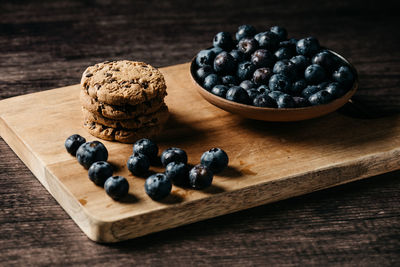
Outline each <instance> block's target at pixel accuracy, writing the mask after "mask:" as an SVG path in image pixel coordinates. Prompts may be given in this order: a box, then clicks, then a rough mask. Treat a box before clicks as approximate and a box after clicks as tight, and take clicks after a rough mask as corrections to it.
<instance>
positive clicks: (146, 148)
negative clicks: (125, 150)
mask: <svg viewBox="0 0 400 267" xmlns="http://www.w3.org/2000/svg"><path fill="white" fill-rule="evenodd" d="M133 153H140V154H143V155H146V156H147V157H148V158H149V160H150V161H152V160H153V161H154V160H155V159H156V158H157V155H158V146H157V145H156V143H154V142H153V141H152V140H150V139H147V138H142V139H139V140H138V141H136V142H135V143H134V144H133Z"/></svg>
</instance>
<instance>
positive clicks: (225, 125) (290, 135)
mask: <svg viewBox="0 0 400 267" xmlns="http://www.w3.org/2000/svg"><path fill="white" fill-rule="evenodd" d="M161 71H162V72H163V73H164V75H165V78H166V81H167V86H168V96H167V97H166V103H167V105H168V106H169V109H170V112H171V118H170V120H169V121H168V123H167V126H166V129H165V131H164V132H163V135H162V136H161V137H160V139H159V140H158V144H159V146H160V150H163V149H166V148H168V147H170V146H176V147H180V148H183V149H184V150H186V151H187V153H188V157H189V163H190V164H197V163H199V161H200V156H201V154H202V153H203V152H204V151H206V150H208V149H210V148H211V147H221V148H223V149H224V150H225V151H226V152H227V153H228V155H229V157H230V164H229V168H228V169H226V170H225V171H223V172H222V173H221V174H219V175H216V176H215V177H214V181H213V185H212V186H211V187H210V188H208V189H206V190H202V191H196V190H191V189H186V188H181V187H176V186H173V189H172V193H171V195H170V196H169V197H167V198H166V199H164V200H163V201H160V202H156V201H153V200H151V199H150V198H149V197H148V196H147V195H146V194H145V192H144V186H143V185H144V178H139V177H134V176H133V175H131V174H130V173H129V171H128V170H127V168H126V161H127V159H128V157H129V155H130V154H131V153H132V145H129V144H120V143H115V142H108V141H102V142H103V143H104V144H105V145H106V147H107V149H108V151H109V161H110V162H111V163H112V164H114V165H115V166H116V167H117V168H118V169H117V171H116V174H117V175H123V176H125V177H126V178H127V179H128V181H129V183H130V191H129V196H128V197H127V198H125V199H124V200H123V201H122V202H116V201H114V200H112V199H111V198H109V197H108V196H107V195H106V193H105V191H104V190H103V189H102V188H101V187H98V186H96V185H94V184H93V183H92V182H91V181H90V180H89V179H88V176H87V171H86V170H85V169H84V168H83V167H81V166H80V165H79V164H78V162H77V161H76V159H75V158H74V157H72V156H70V155H69V154H68V153H67V152H66V150H65V148H64V141H65V139H66V138H67V137H68V136H70V135H71V134H75V133H78V134H80V135H82V136H84V137H85V138H86V139H87V140H96V138H95V137H93V136H91V135H89V134H88V133H87V132H86V131H85V130H84V129H83V127H82V117H81V111H80V103H79V90H80V88H79V85H73V86H68V87H63V88H58V89H54V90H49V91H45V92H40V93H34V94H29V95H23V96H18V97H14V98H9V99H6V100H2V101H0V134H1V136H2V138H3V139H4V140H5V141H6V142H7V143H8V144H9V146H10V147H11V148H12V149H13V150H14V151H15V153H16V154H17V155H18V156H19V157H20V158H21V160H22V161H23V162H24V163H25V164H26V165H27V166H28V168H29V169H30V170H31V171H32V172H33V174H34V175H35V176H36V177H37V178H38V179H39V181H40V182H41V183H42V184H43V186H44V187H45V188H46V189H47V190H48V191H49V192H50V193H51V194H52V195H53V197H54V198H55V199H56V200H57V201H58V202H59V203H60V205H61V206H62V207H63V208H64V209H65V211H66V212H67V213H68V214H69V215H70V216H71V217H72V219H73V220H74V221H75V222H76V223H77V224H78V225H79V227H80V228H81V229H82V231H83V232H85V234H86V235H87V236H88V237H89V238H90V239H92V240H94V241H98V242H116V241H121V240H125V239H130V238H134V237H138V236H143V235H146V234H149V233H152V232H156V231H160V230H164V229H168V228H172V227H176V226H180V225H183V224H188V223H192V222H196V221H199V220H204V219H207V218H212V217H215V216H219V215H223V214H227V213H231V212H235V211H239V210H243V209H247V208H250V207H254V206H258V205H262V204H265V203H269V202H273V201H277V200H282V199H286V198H289V197H293V196H297V195H301V194H305V193H309V192H312V191H316V190H320V189H324V188H327V187H332V186H335V185H339V184H343V183H347V182H350V181H354V180H357V179H361V178H365V177H369V176H372V175H377V174H380V173H384V172H389V171H393V170H395V169H398V168H399V167H400V123H399V122H400V120H399V118H400V117H399V116H395V117H386V118H382V119H375V120H362V119H354V118H349V117H346V116H344V115H341V114H338V113H334V114H330V115H328V116H325V117H323V118H319V119H314V120H309V121H304V122H295V123H268V122H259V121H251V120H247V119H242V118H240V117H238V116H236V115H232V114H229V113H227V112H225V111H222V110H220V109H218V108H216V107H214V106H212V105H211V104H209V103H208V102H206V101H205V100H203V99H202V98H201V97H200V95H198V94H197V92H196V91H195V89H194V88H193V86H192V83H191V81H190V76H189V75H190V74H189V64H182V65H176V66H171V67H167V68H162V69H161ZM152 170H153V171H163V169H162V168H155V167H152ZM14 178H15V179H17V178H18V177H14ZM210 227H212V225H211V226H210Z"/></svg>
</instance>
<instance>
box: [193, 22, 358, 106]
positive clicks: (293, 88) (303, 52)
mask: <svg viewBox="0 0 400 267" xmlns="http://www.w3.org/2000/svg"><path fill="white" fill-rule="evenodd" d="M234 35H235V40H233V39H232V37H231V35H230V34H229V33H227V32H220V33H218V34H217V35H216V36H215V38H214V39H213V47H212V48H209V49H205V50H201V51H200V52H199V53H198V54H197V55H196V57H195V59H194V62H193V64H192V75H193V77H194V78H195V80H196V81H197V83H198V84H200V85H201V86H202V87H203V88H204V89H206V90H207V91H209V92H211V93H213V94H214V95H216V96H219V97H221V98H225V99H227V100H229V101H233V102H237V103H241V104H246V105H252V106H256V107H265V108H303V107H309V106H313V105H323V104H327V103H330V102H332V101H334V100H335V99H337V98H341V97H343V96H344V95H345V94H346V93H347V92H348V91H350V90H351V89H352V88H353V85H354V83H355V81H356V77H357V73H356V72H355V70H354V68H352V67H351V65H350V64H349V63H348V62H347V61H346V60H344V59H343V58H341V57H340V56H339V55H337V54H336V53H334V52H332V51H330V50H327V49H326V48H324V47H321V45H320V43H319V41H318V39H317V38H315V37H305V38H289V37H288V32H287V30H286V29H285V28H283V27H281V26H272V27H271V28H269V30H267V29H264V31H261V32H256V30H255V28H254V27H253V26H251V25H241V26H239V27H238V30H237V32H236V33H235V34H234ZM260 86H263V87H262V92H260V91H259V90H258V89H257V88H258V87H260ZM322 91H324V93H322ZM317 92H321V93H318V94H316V93H317ZM327 93H328V94H329V95H328V94H327ZM315 94H316V95H315ZM281 95H284V96H282V97H281ZM311 96H313V97H312V98H311V99H310V97H311ZM279 99H280V100H279ZM278 101H279V102H278Z"/></svg>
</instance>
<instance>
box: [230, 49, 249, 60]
mask: <svg viewBox="0 0 400 267" xmlns="http://www.w3.org/2000/svg"><path fill="white" fill-rule="evenodd" d="M229 54H231V56H232V57H233V58H234V59H235V60H236V63H239V62H242V61H244V60H245V58H246V56H245V54H244V53H243V52H242V51H239V50H237V49H234V50H232V51H231V52H229Z"/></svg>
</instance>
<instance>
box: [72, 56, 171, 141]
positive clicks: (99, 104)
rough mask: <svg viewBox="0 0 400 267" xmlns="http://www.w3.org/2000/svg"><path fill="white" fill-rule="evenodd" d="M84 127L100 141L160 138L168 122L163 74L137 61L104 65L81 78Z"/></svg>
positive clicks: (105, 63)
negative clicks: (159, 135) (158, 136)
mask: <svg viewBox="0 0 400 267" xmlns="http://www.w3.org/2000/svg"><path fill="white" fill-rule="evenodd" d="M81 86H82V90H81V92H80V100H81V104H82V111H83V117H84V123H83V126H84V127H85V128H86V129H87V130H88V132H89V133H90V134H92V135H94V136H96V137H98V138H101V139H104V140H109V141H119V142H122V143H133V142H135V141H136V140H138V139H140V138H145V137H146V138H150V137H154V136H156V135H158V134H159V133H160V132H161V130H162V128H163V125H164V124H165V122H166V121H167V119H168V115H169V113H168V108H167V106H166V104H165V103H164V97H165V96H166V95H167V92H166V85H165V80H164V77H163V75H162V74H161V72H160V71H159V70H157V69H156V68H154V67H152V66H150V65H149V64H146V63H143V62H136V61H128V60H123V61H112V62H103V63H99V64H96V65H94V66H90V67H88V68H87V69H86V70H85V72H84V73H83V75H82V80H81Z"/></svg>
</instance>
